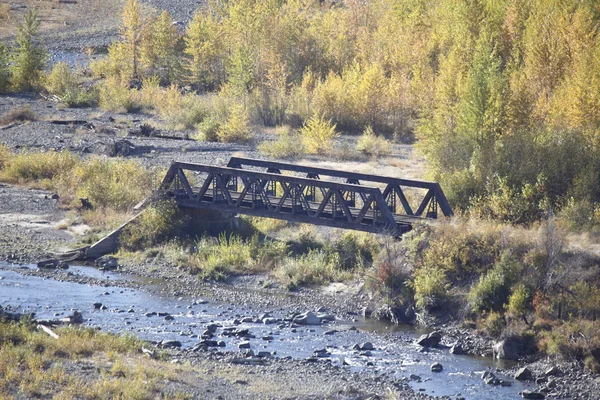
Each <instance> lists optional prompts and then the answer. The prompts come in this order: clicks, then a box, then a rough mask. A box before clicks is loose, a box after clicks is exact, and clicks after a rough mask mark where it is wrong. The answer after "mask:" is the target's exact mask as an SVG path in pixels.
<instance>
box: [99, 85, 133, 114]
mask: <svg viewBox="0 0 600 400" xmlns="http://www.w3.org/2000/svg"><path fill="white" fill-rule="evenodd" d="M98 94H99V103H100V107H101V108H103V109H105V110H109V111H114V112H131V111H133V110H134V109H135V108H136V107H137V105H136V104H135V103H134V100H133V94H132V93H131V92H130V90H129V84H128V83H127V82H126V81H124V80H123V79H121V78H119V77H108V78H106V79H105V80H104V81H103V82H102V83H101V84H100V85H99V88H98Z"/></svg>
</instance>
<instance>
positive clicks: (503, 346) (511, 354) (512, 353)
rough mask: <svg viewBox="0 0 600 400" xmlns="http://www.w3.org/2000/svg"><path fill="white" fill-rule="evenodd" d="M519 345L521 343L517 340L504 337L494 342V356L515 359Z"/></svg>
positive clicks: (517, 357) (517, 356)
mask: <svg viewBox="0 0 600 400" xmlns="http://www.w3.org/2000/svg"><path fill="white" fill-rule="evenodd" d="M521 347H522V344H521V342H520V341H519V340H517V339H505V340H502V341H500V342H498V343H496V344H494V346H493V347H492V350H493V353H494V358H497V359H504V360H514V361H517V360H518V359H519V352H520V349H521Z"/></svg>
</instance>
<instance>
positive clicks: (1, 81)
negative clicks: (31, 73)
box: [0, 42, 10, 93]
mask: <svg viewBox="0 0 600 400" xmlns="http://www.w3.org/2000/svg"><path fill="white" fill-rule="evenodd" d="M8 56H9V54H8V49H7V48H6V46H5V45H4V43H3V42H0V93H6V92H7V91H8V89H9V87H10V70H9V68H8Z"/></svg>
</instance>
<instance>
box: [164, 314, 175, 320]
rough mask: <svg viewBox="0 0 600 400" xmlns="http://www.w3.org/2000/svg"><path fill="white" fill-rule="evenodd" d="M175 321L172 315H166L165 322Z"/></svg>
mask: <svg viewBox="0 0 600 400" xmlns="http://www.w3.org/2000/svg"><path fill="white" fill-rule="evenodd" d="M174 319H175V317H174V316H172V315H165V321H173V320H174Z"/></svg>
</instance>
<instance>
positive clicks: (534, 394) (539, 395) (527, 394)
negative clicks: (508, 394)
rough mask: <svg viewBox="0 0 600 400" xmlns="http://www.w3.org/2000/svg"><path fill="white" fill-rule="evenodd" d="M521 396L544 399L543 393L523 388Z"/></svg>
mask: <svg viewBox="0 0 600 400" xmlns="http://www.w3.org/2000/svg"><path fill="white" fill-rule="evenodd" d="M521 397H522V398H524V399H545V398H546V396H545V395H544V394H543V393H540V392H535V391H533V390H523V391H522V392H521Z"/></svg>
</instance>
